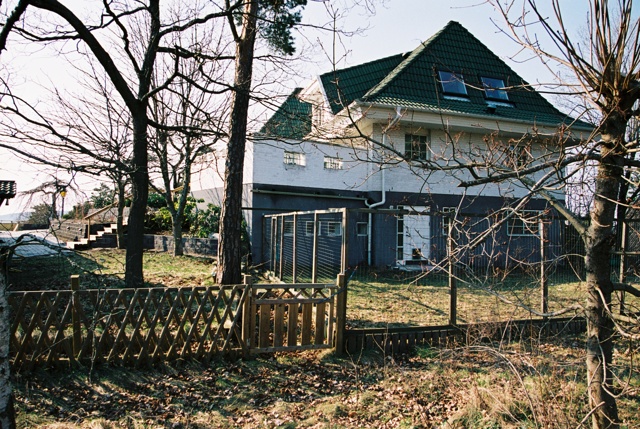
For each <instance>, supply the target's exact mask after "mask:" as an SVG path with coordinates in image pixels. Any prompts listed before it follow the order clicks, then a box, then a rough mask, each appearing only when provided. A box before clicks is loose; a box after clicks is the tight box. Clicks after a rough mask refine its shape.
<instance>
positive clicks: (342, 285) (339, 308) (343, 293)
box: [335, 273, 347, 355]
mask: <svg viewBox="0 0 640 429" xmlns="http://www.w3.org/2000/svg"><path fill="white" fill-rule="evenodd" d="M336 283H337V286H338V299H337V303H336V337H335V338H336V354H338V355H341V354H343V353H344V331H345V326H346V322H347V278H346V276H345V275H344V273H341V274H338V278H337V280H336Z"/></svg>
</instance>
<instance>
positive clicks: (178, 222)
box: [172, 213, 184, 256]
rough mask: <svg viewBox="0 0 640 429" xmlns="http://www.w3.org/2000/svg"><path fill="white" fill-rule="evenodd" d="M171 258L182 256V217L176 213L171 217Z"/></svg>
mask: <svg viewBox="0 0 640 429" xmlns="http://www.w3.org/2000/svg"><path fill="white" fill-rule="evenodd" d="M172 230H173V231H172V232H173V256H182V255H184V246H183V244H182V216H178V214H177V213H176V215H175V216H173V228H172Z"/></svg>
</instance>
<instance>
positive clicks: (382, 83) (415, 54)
mask: <svg viewBox="0 0 640 429" xmlns="http://www.w3.org/2000/svg"><path fill="white" fill-rule="evenodd" d="M451 27H458V28H462V29H463V30H465V31H466V32H467V33H469V34H470V35H471V36H473V34H471V33H470V32H469V30H467V29H466V28H464V27H463V26H462V24H460V23H459V22H458V21H449V22H447V24H446V25H445V26H444V27H442V28H441V29H440V30H438V31H437V32H436V33H435V34H433V35H432V36H431V37H429V38H428V39H427V40H425V41H424V42H420V46H418V47H417V48H415V49H414V50H413V51H411V53H410V54H409V55H408V56H407V58H406V59H405V60H404V61H402V62H401V63H400V64H398V66H397V67H396V68H395V69H393V71H391V73H389V74H388V75H387V76H385V78H384V79H382V80H381V81H380V82H379V83H378V84H377V85H375V86H374V87H372V88H371V89H369V91H367V92H366V93H365V94H364V95H363V96H362V98H363V99H366V98H368V97H374V96H376V95H377V94H378V93H379V92H380V91H382V90H383V89H384V88H385V87H386V86H387V85H388V84H390V83H391V82H392V81H393V80H394V79H395V78H396V77H398V76H399V75H400V74H401V73H402V71H403V70H405V69H406V68H407V67H409V65H411V63H412V62H413V61H414V60H415V59H416V58H418V57H419V56H420V54H422V53H423V52H424V50H425V49H426V48H427V47H428V46H429V45H431V44H432V43H433V42H435V40H436V39H438V38H439V37H440V36H442V34H443V33H445V32H446V31H449V30H450V29H451ZM474 37H475V36H474Z"/></svg>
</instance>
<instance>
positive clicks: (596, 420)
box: [585, 123, 625, 429]
mask: <svg viewBox="0 0 640 429" xmlns="http://www.w3.org/2000/svg"><path fill="white" fill-rule="evenodd" d="M624 124H625V123H622V124H608V125H605V126H604V127H603V130H605V131H604V132H603V134H602V139H603V141H604V142H605V144H604V145H603V148H602V161H601V162H600V164H599V166H598V171H597V176H596V180H595V186H596V187H595V198H594V203H593V208H592V209H591V223H590V225H589V228H588V230H587V235H586V237H585V250H586V255H585V267H586V280H587V305H586V310H585V313H586V317H587V362H586V363H587V380H588V392H589V405H590V407H591V410H593V414H592V426H593V428H594V429H604V428H612V429H615V428H618V427H619V417H618V407H617V404H616V399H615V386H614V378H613V372H612V370H611V368H612V366H613V362H612V358H613V334H614V324H613V320H612V318H611V315H610V311H611V310H612V309H611V296H612V293H613V284H612V281H611V250H612V247H613V245H614V244H615V232H614V227H613V224H614V219H615V211H616V201H617V198H618V197H619V191H620V183H621V180H622V174H623V168H622V165H623V161H624V150H623V142H624ZM620 127H622V128H621V129H620Z"/></svg>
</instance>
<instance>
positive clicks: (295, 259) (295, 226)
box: [292, 213, 298, 283]
mask: <svg viewBox="0 0 640 429" xmlns="http://www.w3.org/2000/svg"><path fill="white" fill-rule="evenodd" d="M297 241H298V214H297V213H294V214H293V257H292V259H293V261H292V263H293V267H292V271H293V272H292V275H293V281H292V283H297V282H298V264H297V262H298V255H297V250H298V249H297V248H296V242H297Z"/></svg>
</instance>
